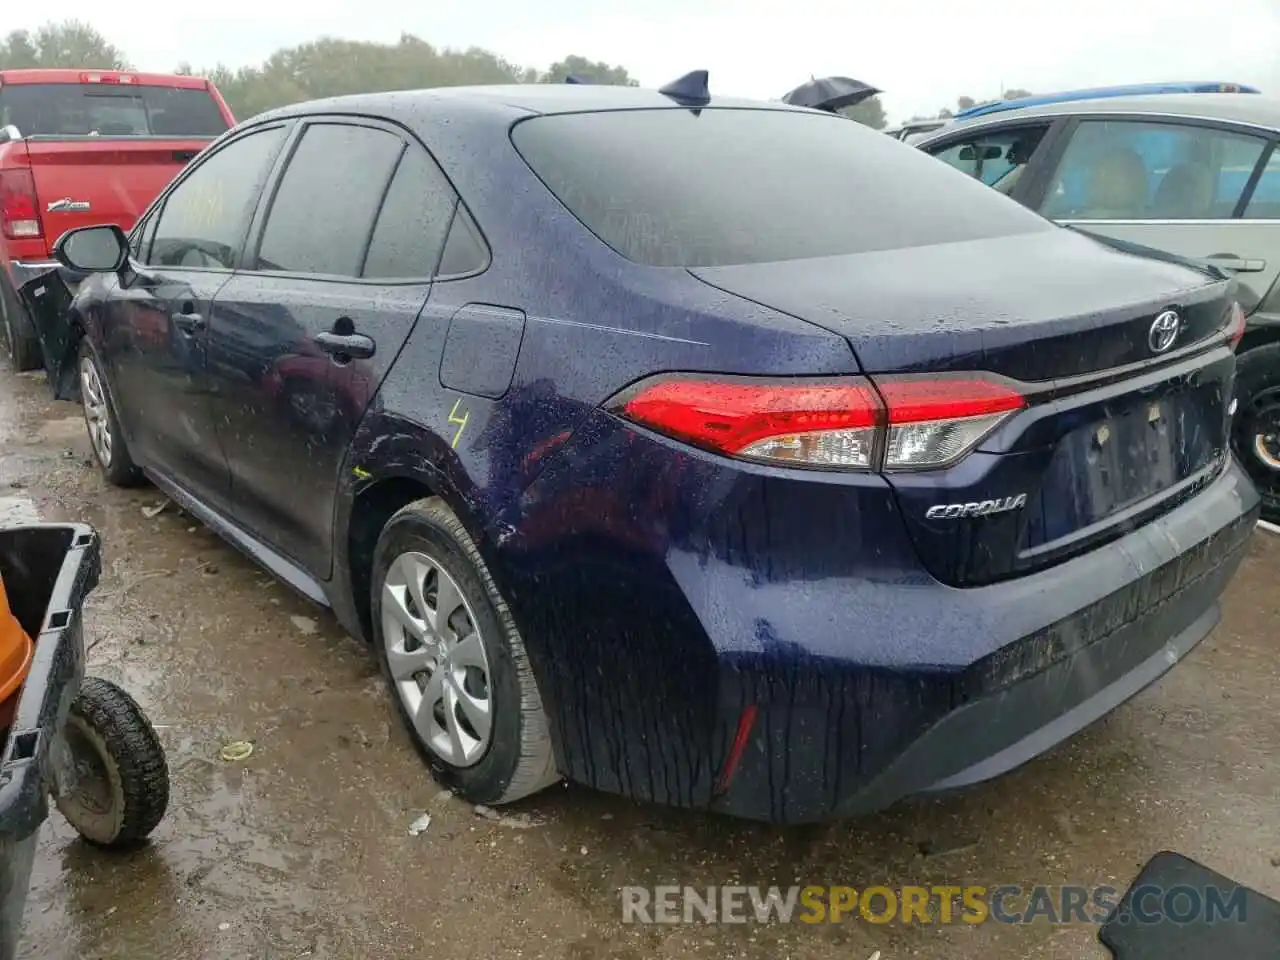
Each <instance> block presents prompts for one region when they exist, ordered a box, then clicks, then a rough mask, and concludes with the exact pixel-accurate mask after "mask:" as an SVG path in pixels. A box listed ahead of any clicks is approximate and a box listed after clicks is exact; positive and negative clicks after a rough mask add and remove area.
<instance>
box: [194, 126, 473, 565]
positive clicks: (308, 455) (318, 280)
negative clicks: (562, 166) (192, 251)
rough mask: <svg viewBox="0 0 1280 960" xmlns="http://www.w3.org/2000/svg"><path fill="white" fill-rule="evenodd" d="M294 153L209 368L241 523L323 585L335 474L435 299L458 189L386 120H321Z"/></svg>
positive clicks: (228, 302)
mask: <svg viewBox="0 0 1280 960" xmlns="http://www.w3.org/2000/svg"><path fill="white" fill-rule="evenodd" d="M290 150H291V153H290V156H289V158H288V160H287V163H286V164H285V165H284V169H283V172H282V173H281V174H280V176H279V177H278V179H277V180H276V182H275V185H274V187H273V189H272V196H271V197H270V199H269V201H268V202H267V203H264V205H263V209H262V210H260V211H259V214H258V216H257V218H256V219H255V222H254V227H253V231H252V235H253V236H254V238H255V239H254V242H253V244H252V245H251V246H252V249H251V251H250V254H249V255H248V256H247V257H246V262H245V267H246V269H245V270H244V271H243V272H241V273H238V274H237V275H236V276H235V277H234V278H233V279H232V280H231V281H230V282H229V283H228V284H227V285H226V286H225V287H224V288H222V290H221V291H220V292H219V294H218V298H217V302H216V304H215V307H214V316H213V324H212V329H211V335H210V337H211V339H210V348H209V349H210V370H211V374H212V377H213V381H214V391H215V404H216V409H217V419H218V431H219V436H220V437H221V440H222V445H223V448H224V449H225V451H226V454H227V460H228V464H229V466H230V470H231V485H232V497H233V515H234V516H235V518H236V520H237V522H238V523H241V524H242V525H243V526H244V527H245V529H246V531H247V532H250V533H251V534H253V535H254V536H255V537H257V538H259V539H260V540H262V541H264V542H265V543H267V544H269V545H270V546H271V547H273V548H274V549H276V550H278V551H279V552H280V553H282V554H283V555H285V556H287V557H288V558H290V559H291V560H293V561H294V562H295V563H297V564H298V565H299V566H301V567H302V568H303V569H305V570H307V571H308V572H309V573H311V574H312V575H314V576H317V577H320V578H324V577H327V576H328V573H329V568H330V563H331V560H332V557H331V543H332V535H331V534H332V520H333V506H334V495H335V492H336V489H337V480H338V470H339V469H340V467H341V464H342V462H343V459H344V457H345V456H346V452H347V448H348V446H349V445H350V442H351V439H352V437H353V435H354V433H355V430H356V427H357V425H358V424H359V421H360V418H361V417H362V416H363V415H364V412H365V409H366V408H367V406H368V405H369V402H370V400H371V399H372V397H373V395H374V393H375V392H376V391H377V389H378V386H379V384H380V383H381V382H382V379H383V377H384V376H385V375H386V373H387V371H388V369H389V368H390V366H391V364H392V362H393V361H394V360H395V358H396V355H397V354H398V353H399V351H400V348H401V346H403V344H404V342H405V340H406V339H407V338H408V336H409V333H410V331H411V330H412V329H413V325H414V323H415V321H416V319H417V317H418V314H419V311H421V309H422V307H423V305H424V304H425V303H426V300H427V295H428V293H429V292H430V289H431V278H432V275H433V274H434V272H435V270H436V267H437V264H438V261H439V260H440V255H441V249H442V248H443V246H444V240H445V236H446V234H447V233H448V230H449V226H450V221H451V218H452V217H453V213H454V209H455V207H456V206H457V196H456V194H455V193H454V191H453V188H452V187H451V186H450V184H449V182H448V180H447V179H446V178H445V176H444V174H443V173H442V172H441V171H440V170H439V168H438V167H437V166H436V164H435V162H434V161H433V160H432V158H431V157H430V155H429V154H428V153H427V151H426V150H425V149H424V148H423V147H422V145H421V144H419V143H418V142H417V141H416V140H414V139H413V138H412V137H411V136H410V135H408V134H406V133H405V132H404V131H403V130H401V129H400V128H398V127H394V126H391V125H389V124H382V123H380V122H378V121H376V120H360V119H354V118H343V119H340V120H339V119H329V118H316V119H313V120H311V121H309V122H308V123H306V124H305V125H303V126H300V129H299V130H298V131H297V133H296V135H295V138H294V140H293V142H292V144H291V147H290ZM423 376H432V377H434V376H435V371H434V370H430V371H428V370H424V371H423Z"/></svg>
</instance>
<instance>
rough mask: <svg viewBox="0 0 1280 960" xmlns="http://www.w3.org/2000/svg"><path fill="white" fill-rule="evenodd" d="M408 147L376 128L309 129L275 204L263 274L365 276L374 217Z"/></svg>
mask: <svg viewBox="0 0 1280 960" xmlns="http://www.w3.org/2000/svg"><path fill="white" fill-rule="evenodd" d="M404 146H405V145H404V141H403V140H401V139H400V137H398V136H396V135H395V134H391V133H388V132H387V131H385V130H378V129H375V128H373V127H358V126H353V125H350V124H342V123H315V124H312V125H311V126H309V127H307V129H306V132H305V133H304V134H303V136H302V140H301V141H300V142H299V143H298V146H297V148H296V149H295V150H294V152H293V156H292V157H291V158H290V160H289V166H288V167H287V168H286V169H285V172H284V176H283V177H282V178H281V180H280V186H279V188H278V189H277V190H276V195H275V199H273V200H272V201H271V209H270V211H269V212H268V213H267V224H266V227H265V228H264V229H263V232H262V244H261V246H260V247H259V250H258V266H257V268H258V269H259V270H275V271H283V272H286V273H305V274H321V275H327V276H334V277H358V276H360V268H361V263H362V261H363V260H364V254H365V248H366V246H367V245H368V243H369V235H370V232H371V231H372V229H373V226H374V218H375V217H376V216H377V215H378V209H379V206H380V205H381V203H382V197H383V194H384V193H385V192H386V190H387V181H388V180H390V179H391V174H392V171H394V170H395V168H396V164H397V163H398V162H399V160H400V154H401V153H402V152H403V151H404ZM427 272H428V273H429V272H430V271H429V270H428V271H427ZM420 275H421V274H420Z"/></svg>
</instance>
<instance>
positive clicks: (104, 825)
mask: <svg viewBox="0 0 1280 960" xmlns="http://www.w3.org/2000/svg"><path fill="white" fill-rule="evenodd" d="M63 737H64V739H65V740H66V745H67V753H68V766H70V768H71V769H72V770H73V771H74V775H73V776H70V777H66V778H65V779H67V780H70V781H71V782H62V781H61V780H60V782H59V783H58V790H57V794H56V796H55V805H56V806H57V808H58V812H59V813H61V814H62V815H63V816H64V817H66V818H67V822H68V823H70V824H71V826H73V827H75V829H76V832H77V833H79V834H80V836H82V837H84V838H85V839H86V840H88V841H89V842H90V843H93V844H97V845H98V846H103V847H122V846H131V845H133V844H136V843H139V842H141V841H143V840H145V839H146V838H147V837H148V836H150V834H151V831H153V830H154V829H155V828H156V826H157V825H158V824H159V823H160V821H161V820H162V819H164V814H165V811H166V810H167V809H168V806H169V765H168V762H167V761H166V760H165V755H164V747H162V746H161V745H160V739H159V738H158V737H157V736H156V732H155V729H154V728H153V727H152V726H151V723H150V722H149V721H148V720H147V718H146V715H145V714H144V713H143V712H142V708H141V707H139V706H138V704H137V702H136V701H134V699H133V697H131V696H129V694H127V693H125V692H124V691H123V690H121V689H120V688H119V687H117V686H116V685H115V684H114V683H111V682H110V681H107V680H101V679H99V678H97V677H86V678H85V680H84V683H83V685H82V686H81V687H80V695H79V696H78V697H76V699H75V700H74V701H72V703H71V710H70V712H69V714H68V715H67V725H66V727H65V728H64V730H63Z"/></svg>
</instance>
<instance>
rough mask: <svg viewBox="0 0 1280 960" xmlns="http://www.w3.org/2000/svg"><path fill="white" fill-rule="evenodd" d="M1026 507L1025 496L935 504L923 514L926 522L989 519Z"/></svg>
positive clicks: (1022, 494) (1021, 494)
mask: <svg viewBox="0 0 1280 960" xmlns="http://www.w3.org/2000/svg"><path fill="white" fill-rule="evenodd" d="M1026 505H1027V495H1026V494H1025V493H1020V494H1018V495H1017V496H1016V497H1002V498H1000V499H998V500H975V501H973V502H972V503H936V504H934V505H933V506H932V507H930V508H929V509H928V510H926V511H925V512H924V516H925V519H926V520H956V519H959V518H960V517H989V516H991V515H992V514H993V513H1008V512H1009V511H1010V510H1021V509H1022V508H1023V507H1025V506H1026Z"/></svg>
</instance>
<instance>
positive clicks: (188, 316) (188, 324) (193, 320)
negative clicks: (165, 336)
mask: <svg viewBox="0 0 1280 960" xmlns="http://www.w3.org/2000/svg"><path fill="white" fill-rule="evenodd" d="M170 318H171V319H172V320H173V325H174V326H175V327H177V328H178V329H179V330H181V331H182V332H183V333H200V332H201V331H202V330H204V316H203V315H202V314H199V313H174V314H171V315H170Z"/></svg>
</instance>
